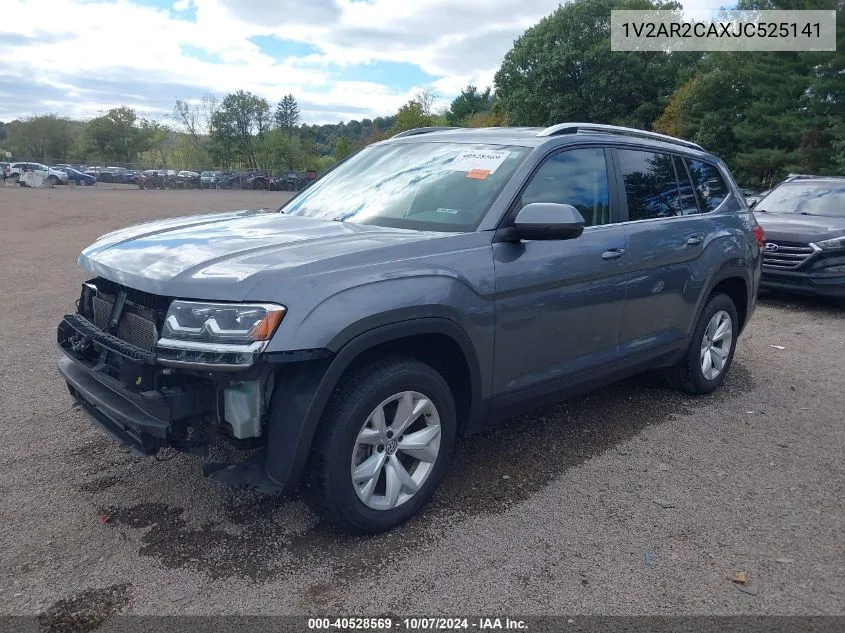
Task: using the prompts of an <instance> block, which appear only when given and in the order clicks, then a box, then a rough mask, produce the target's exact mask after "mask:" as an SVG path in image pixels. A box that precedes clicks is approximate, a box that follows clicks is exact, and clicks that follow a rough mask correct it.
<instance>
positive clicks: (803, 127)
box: [0, 0, 845, 186]
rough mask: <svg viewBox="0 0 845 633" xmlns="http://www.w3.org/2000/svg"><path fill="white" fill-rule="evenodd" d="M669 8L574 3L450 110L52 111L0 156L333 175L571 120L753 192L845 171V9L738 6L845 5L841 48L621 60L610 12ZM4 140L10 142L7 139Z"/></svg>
mask: <svg viewBox="0 0 845 633" xmlns="http://www.w3.org/2000/svg"><path fill="white" fill-rule="evenodd" d="M680 6H681V5H680V4H678V3H676V2H665V1H663V0H572V1H571V2H569V3H568V4H566V5H561V6H560V7H559V8H558V9H557V10H556V11H554V12H553V13H552V14H550V15H549V16H547V17H545V18H543V19H542V20H540V22H539V23H538V24H536V25H535V26H533V27H531V28H529V29H528V30H527V31H526V32H525V33H524V34H523V35H522V36H520V37H519V38H518V39H517V40H516V41H515V42H514V45H513V48H512V49H511V50H510V51H509V52H508V53H507V54H506V55H505V58H504V61H503V62H502V65H501V67H500V68H499V70H498V72H497V73H496V75H495V79H494V85H493V86H491V87H485V88H484V89H483V90H481V89H479V88H478V87H476V86H473V85H469V86H467V87H466V88H465V89H464V90H462V91H461V93H460V94H459V95H458V96H457V97H456V98H455V99H453V100H452V102H451V103H450V104H449V106H448V107H445V108H441V109H438V108H437V107H436V106H435V104H436V102H437V95H436V94H435V93H434V92H433V91H431V90H423V91H420V92H419V93H418V94H417V95H415V96H414V97H413V98H412V99H410V100H409V101H408V102H407V103H405V104H404V105H402V106H401V107H400V108H399V110H398V111H397V112H396V113H395V114H393V115H390V116H385V117H376V118H374V119H363V120H360V121H359V120H352V121H346V122H340V123H336V124H323V125H309V124H306V123H303V122H302V120H301V113H300V107H299V104H298V102H297V100H296V98H295V97H294V95H292V94H287V95H285V96H283V97H282V98H281V99H280V100H279V102H278V103H277V104H275V105H274V106H271V104H270V103H269V102H268V101H267V100H266V99H264V98H263V97H260V96H258V95H255V94H253V93H251V92H247V91H243V90H239V91H237V92H233V93H230V94H227V95H225V96H224V97H223V98H222V99H219V100H218V99H217V98H216V97H214V96H211V95H207V96H205V97H202V98H199V99H193V100H177V101H176V103H175V105H174V108H173V112H172V114H171V115H170V116H169V117H168V120H167V121H166V122H162V121H158V122H156V121H151V120H148V119H144V118H139V117H138V116H137V115H136V113H135V112H134V111H133V110H131V109H130V108H126V107H123V108H115V109H112V110H110V111H109V112H108V113H106V114H105V115H103V116H100V117H97V118H95V119H92V120H90V121H88V122H80V121H71V120H68V119H63V118H61V117H58V116H55V115H47V116H41V117H32V118H30V119H27V120H24V121H12V122H9V123H7V124H5V125H4V124H2V123H0V146H3V147H5V148H10V149H12V150H13V151H14V152H15V153H16V154H25V155H26V157H27V158H29V159H33V160H46V158H47V157H52V158H55V159H58V158H63V159H66V160H65V162H70V159H75V160H74V162H75V161H77V160H78V161H86V162H90V161H94V160H98V161H105V162H108V161H116V162H139V163H143V164H145V165H153V166H160V165H173V166H178V167H187V168H196V169H199V168H238V169H254V168H267V169H272V170H277V169H278V170H285V169H315V170H322V169H325V168H327V167H329V166H330V165H331V164H333V163H334V162H336V161H337V160H341V159H343V158H345V157H346V156H348V155H349V154H350V153H352V152H354V151H356V150H357V149H359V148H361V147H364V146H366V145H368V144H370V143H373V142H376V141H379V140H382V139H384V138H387V137H389V136H391V135H393V134H396V133H398V132H401V131H404V130H408V129H411V128H415V127H426V126H464V127H488V126H498V125H530V126H546V125H552V124H554V123H559V122H562V121H584V122H596V123H611V124H617V125H626V126H630V127H636V128H642V129H653V130H656V131H659V132H663V133H666V134H670V135H673V136H680V137H682V138H687V139H690V140H693V141H696V142H698V143H700V144H701V145H703V146H704V147H705V148H706V149H707V150H708V151H710V152H711V153H713V154H716V155H717V156H720V157H721V158H722V159H724V160H725V162H727V164H728V165H729V167H731V169H732V171H733V172H734V174H735V175H736V176H737V178H738V180H739V181H740V182H741V183H743V184H746V185H752V186H753V185H761V186H762V185H765V186H768V185H770V184H771V183H772V182H774V181H775V180H777V179H779V178H781V177H782V176H783V175H785V174H786V173H788V172H801V173H818V174H835V173H840V174H841V173H845V23H844V22H845V0H740V2H738V5H737V7H738V8H741V9H796V8H801V9H811V8H815V9H834V8H835V9H838V11H837V30H836V33H837V52H827V53H825V52H816V53H809V52H806V53H803V52H802V53H753V52H752V53H749V52H744V53H727V52H711V53H684V52H672V53H663V52H614V51H611V49H610V12H611V10H613V9H678V8H680ZM4 136H5V137H6V138H5V140H4Z"/></svg>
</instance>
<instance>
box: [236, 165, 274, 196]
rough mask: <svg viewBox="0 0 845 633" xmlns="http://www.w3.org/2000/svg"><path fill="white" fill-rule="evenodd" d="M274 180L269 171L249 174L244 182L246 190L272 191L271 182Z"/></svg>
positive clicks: (243, 185)
mask: <svg viewBox="0 0 845 633" xmlns="http://www.w3.org/2000/svg"><path fill="white" fill-rule="evenodd" d="M271 180H272V178H271V176H270V172H269V171H265V170H257V171H250V172H248V173H247V174H246V175H245V177H244V180H243V181H242V187H243V188H244V189H264V190H265V191H266V190H269V189H270V181H271Z"/></svg>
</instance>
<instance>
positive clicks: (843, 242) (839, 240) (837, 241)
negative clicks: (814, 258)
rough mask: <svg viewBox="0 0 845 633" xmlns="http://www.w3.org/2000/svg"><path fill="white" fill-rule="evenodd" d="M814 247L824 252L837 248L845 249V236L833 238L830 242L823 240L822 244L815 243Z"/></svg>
mask: <svg viewBox="0 0 845 633" xmlns="http://www.w3.org/2000/svg"><path fill="white" fill-rule="evenodd" d="M816 246H818V247H819V248H823V249H824V250H826V251H827V250H832V249H838V248H845V235H843V236H842V237H834V238H833V239H832V240H824V241H823V242H816Z"/></svg>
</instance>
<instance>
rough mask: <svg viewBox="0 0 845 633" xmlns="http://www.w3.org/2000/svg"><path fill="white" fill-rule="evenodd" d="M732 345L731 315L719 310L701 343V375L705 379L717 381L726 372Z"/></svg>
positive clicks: (711, 320)
mask: <svg viewBox="0 0 845 633" xmlns="http://www.w3.org/2000/svg"><path fill="white" fill-rule="evenodd" d="M732 343H733V322H732V321H731V315H730V314H728V313H727V312H725V311H724V310H719V311H718V312H716V314H714V315H713V316H712V317H711V319H710V321H709V322H708V323H707V327H706V328H705V330H704V338H703V339H702V341H701V373H702V374H704V378H705V379H707V380H715V379H716V378H718V377H719V376H720V375H721V373H722V372H723V371H724V370H725V365H726V364H727V361H728V356H730V353H731V344H732Z"/></svg>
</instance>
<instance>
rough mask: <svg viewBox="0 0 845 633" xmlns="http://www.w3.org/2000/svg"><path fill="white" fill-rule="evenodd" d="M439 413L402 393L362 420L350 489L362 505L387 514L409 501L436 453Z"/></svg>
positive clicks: (420, 397)
mask: <svg viewBox="0 0 845 633" xmlns="http://www.w3.org/2000/svg"><path fill="white" fill-rule="evenodd" d="M440 436H441V428H440V415H439V414H438V412H437V407H435V406H434V403H433V402H432V401H431V399H430V398H429V397H427V396H425V395H423V394H421V393H419V392H417V391H402V392H400V393H396V394H394V395H392V396H390V397H389V398H387V399H385V400H384V401H383V402H382V403H381V404H379V405H378V406H377V407H376V408H375V409H374V410H373V411H372V413H370V415H369V416H368V417H367V420H366V422H364V425H363V427H361V431H360V432H359V433H358V437H357V438H356V440H355V446H354V448H353V450H352V468H351V476H352V485H353V487H354V488H355V493H356V494H357V495H358V498H359V499H360V500H361V502H362V503H364V505H366V506H367V507H369V508H372V509H374V510H392V509H393V508H396V507H398V506H400V505H402V504H403V503H405V502H406V501H408V500H409V499H410V498H411V497H413V496H414V495H415V494H416V493H417V492H418V491H419V489H420V488H421V487H422V485H423V484H424V483H425V481H426V480H427V479H428V477H429V476H430V475H431V472H432V470H433V469H434V465H435V463H436V462H437V456H438V454H439V452H440Z"/></svg>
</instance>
